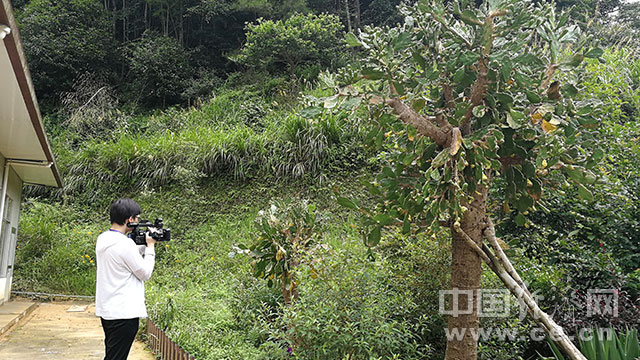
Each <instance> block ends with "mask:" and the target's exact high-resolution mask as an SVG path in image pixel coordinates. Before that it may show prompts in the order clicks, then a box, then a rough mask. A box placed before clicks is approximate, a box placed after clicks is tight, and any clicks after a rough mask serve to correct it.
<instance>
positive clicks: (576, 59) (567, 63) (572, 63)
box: [560, 54, 584, 68]
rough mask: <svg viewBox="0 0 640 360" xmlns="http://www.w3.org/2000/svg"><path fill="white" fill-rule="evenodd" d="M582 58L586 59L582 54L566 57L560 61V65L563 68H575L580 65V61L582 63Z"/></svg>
mask: <svg viewBox="0 0 640 360" xmlns="http://www.w3.org/2000/svg"><path fill="white" fill-rule="evenodd" d="M582 60H584V56H583V55H582V54H575V55H573V56H569V57H568V58H566V59H564V60H563V61H562V62H561V63H560V66H561V67H562V68H573V67H576V66H578V65H580V63H582Z"/></svg>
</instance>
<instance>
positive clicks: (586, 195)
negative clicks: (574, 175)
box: [578, 184, 593, 202]
mask: <svg viewBox="0 0 640 360" xmlns="http://www.w3.org/2000/svg"><path fill="white" fill-rule="evenodd" d="M578 196H580V198H581V199H582V200H586V201H588V202H591V201H593V194H592V193H591V191H589V189H587V188H586V187H584V185H582V184H578Z"/></svg>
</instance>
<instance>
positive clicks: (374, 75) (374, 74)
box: [362, 68, 386, 80]
mask: <svg viewBox="0 0 640 360" xmlns="http://www.w3.org/2000/svg"><path fill="white" fill-rule="evenodd" d="M385 75H386V74H385V73H384V72H382V71H379V70H374V69H370V68H364V69H362V76H363V77H364V78H365V79H369V80H380V79H382V78H384V77H385Z"/></svg>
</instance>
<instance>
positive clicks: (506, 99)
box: [304, 0, 603, 360]
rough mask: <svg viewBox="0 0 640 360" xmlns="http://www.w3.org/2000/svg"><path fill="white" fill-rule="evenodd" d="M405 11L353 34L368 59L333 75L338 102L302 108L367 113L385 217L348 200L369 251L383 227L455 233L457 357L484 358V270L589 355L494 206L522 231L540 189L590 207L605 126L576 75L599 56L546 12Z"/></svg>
mask: <svg viewBox="0 0 640 360" xmlns="http://www.w3.org/2000/svg"><path fill="white" fill-rule="evenodd" d="M403 12H404V15H405V23H404V25H403V26H402V27H398V28H392V29H389V28H387V29H380V28H368V29H365V30H364V31H363V32H361V33H359V34H357V35H353V34H349V35H348V36H347V42H348V43H349V44H350V45H351V46H353V47H358V48H360V49H362V53H363V55H364V57H363V60H362V68H361V69H359V70H358V73H357V74H355V76H354V73H353V72H351V73H349V71H345V73H344V74H343V75H345V76H340V77H335V78H331V77H330V76H325V77H324V79H325V82H326V83H328V84H331V85H334V86H335V88H336V90H338V93H337V94H335V95H333V96H330V97H328V98H324V99H320V101H315V106H314V105H312V106H311V107H310V108H307V109H305V111H304V113H306V114H308V115H313V114H318V113H319V112H320V111H319V110H320V109H319V108H320V107H323V108H324V111H327V110H329V111H333V110H338V109H340V110H341V111H343V110H344V109H352V108H355V107H356V106H360V107H362V106H367V107H368V113H369V114H370V121H371V122H373V123H374V124H375V125H376V126H374V127H373V129H372V130H371V132H370V133H369V135H368V137H367V140H368V142H369V144H370V145H373V146H376V147H377V148H378V149H381V150H382V151H384V153H385V154H386V155H387V156H386V160H387V162H386V164H385V165H384V166H383V169H382V172H381V173H380V174H378V175H377V176H376V177H375V179H374V180H373V181H371V183H370V184H368V187H369V189H370V191H371V192H372V193H373V194H374V195H376V196H377V197H378V199H379V200H380V201H379V202H378V205H377V206H376V207H375V208H366V207H364V206H362V205H360V204H359V202H358V201H357V200H352V199H347V198H339V199H338V201H339V202H340V203H342V204H343V205H345V206H347V207H350V208H352V209H355V210H358V211H360V212H361V213H362V214H363V219H364V225H365V228H366V231H365V242H366V243H367V245H369V246H375V245H376V244H377V243H378V242H379V241H380V239H381V236H382V234H383V228H384V227H385V226H394V225H395V226H400V227H401V228H402V230H403V232H404V233H406V234H415V233H417V232H420V231H433V230H434V228H437V227H442V226H444V227H446V228H449V229H450V231H451V235H452V252H453V253H452V263H451V287H452V289H454V290H455V291H456V292H458V293H459V296H458V299H457V300H458V304H457V307H458V308H457V309H453V310H458V314H457V316H449V317H448V333H449V334H455V333H458V334H460V333H462V334H464V336H461V337H456V336H453V337H451V338H448V339H447V349H446V358H447V359H464V360H469V359H475V358H476V356H477V340H476V339H474V336H473V334H476V333H477V329H478V326H479V319H478V301H477V298H476V296H477V295H478V292H477V290H478V289H480V287H481V282H480V279H481V273H482V262H483V261H484V262H485V263H486V264H487V265H488V267H489V268H490V269H492V270H493V271H494V272H495V273H496V274H497V275H498V276H499V278H500V279H501V280H502V281H503V283H504V284H505V286H506V287H507V288H508V289H509V290H510V291H511V293H512V294H513V295H515V296H516V297H517V298H518V299H519V300H520V302H521V303H522V304H524V306H525V307H526V309H527V311H528V313H529V314H530V315H531V316H532V317H533V318H534V319H535V320H536V321H537V322H538V323H539V325H540V326H541V327H542V328H543V329H544V330H545V332H546V333H547V334H549V336H550V337H551V338H552V339H553V340H554V341H556V343H557V344H559V346H560V348H561V349H563V351H564V352H565V353H566V354H567V355H569V356H570V358H572V359H584V357H583V356H582V354H580V352H579V351H578V350H577V348H576V347H575V346H574V344H573V343H572V342H571V340H570V339H569V337H568V336H567V335H566V334H565V333H564V331H563V330H562V328H561V327H560V326H558V325H557V324H556V323H555V322H554V321H553V319H552V318H551V317H550V316H548V315H547V314H545V313H544V312H543V311H542V310H541V309H540V308H539V306H538V305H537V303H536V301H535V299H534V297H532V295H531V293H530V291H529V290H528V289H527V286H526V285H525V283H524V282H523V281H522V279H521V278H520V276H519V275H518V273H517V272H516V271H515V269H514V267H513V265H512V264H511V262H510V261H509V259H508V258H507V256H506V255H505V253H504V252H503V249H502V247H501V244H500V241H499V239H498V238H497V237H496V230H495V228H494V223H493V221H492V214H493V213H494V212H495V210H496V208H495V207H496V204H497V206H500V207H504V209H505V210H506V211H507V212H508V213H510V214H511V216H513V217H514V218H515V221H516V223H518V224H519V225H520V226H525V225H526V223H527V221H528V220H527V216H528V214H529V211H531V209H536V208H540V206H542V204H541V203H540V202H539V200H540V199H541V197H542V196H543V192H544V191H552V189H553V188H554V187H555V185H554V184H555V183H557V182H562V183H564V182H565V178H566V179H569V180H570V181H573V182H574V183H575V186H576V187H577V193H578V194H579V195H580V196H581V197H582V198H584V199H585V200H586V201H590V200H592V195H591V193H590V191H589V190H588V185H589V184H591V183H593V182H595V180H596V177H595V176H594V175H593V173H592V172H591V171H590V170H589V168H590V167H592V166H593V165H594V164H597V163H598V162H599V161H600V160H601V159H602V157H603V152H602V151H601V150H598V149H596V145H597V144H596V143H595V141H594V140H593V137H592V136H591V133H590V131H589V129H590V128H593V127H594V126H597V124H598V120H597V114H596V112H597V110H596V108H595V106H593V104H592V103H590V102H589V101H584V100H583V101H578V100H576V96H577V95H578V93H579V92H580V89H581V86H580V82H579V73H580V72H579V71H577V70H578V69H579V68H580V66H581V63H582V62H583V60H584V59H585V58H589V57H590V58H597V57H599V56H600V55H601V54H602V51H601V50H600V49H597V48H590V47H589V46H588V45H587V44H588V42H587V40H586V39H585V38H584V37H583V36H582V35H581V33H580V29H579V27H578V26H576V25H572V24H570V23H569V16H568V15H567V14H563V15H559V14H556V13H555V10H554V7H553V6H552V5H549V4H538V5H535V4H532V3H530V2H528V1H515V0H492V1H488V2H486V3H484V4H482V5H481V6H480V7H477V6H476V5H475V4H474V2H473V1H465V0H457V1H447V2H446V4H443V3H442V2H434V1H428V0H421V1H419V2H418V3H417V4H416V5H415V6H412V7H407V8H404V10H403ZM315 100H317V99H315ZM585 185H586V186H585ZM490 199H491V201H490ZM494 200H497V201H494ZM492 204H494V205H492ZM492 206H493V207H492ZM466 294H470V295H466ZM469 296H470V298H469ZM468 301H470V302H469V303H470V304H472V305H471V308H465V307H466V304H468ZM450 310H451V309H450Z"/></svg>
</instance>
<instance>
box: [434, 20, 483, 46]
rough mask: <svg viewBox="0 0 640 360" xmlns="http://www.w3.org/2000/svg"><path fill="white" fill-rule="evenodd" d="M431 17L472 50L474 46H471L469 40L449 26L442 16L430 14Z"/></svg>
mask: <svg viewBox="0 0 640 360" xmlns="http://www.w3.org/2000/svg"><path fill="white" fill-rule="evenodd" d="M430 14H431V16H433V18H434V19H435V20H436V21H437V22H438V23H440V25H442V26H443V27H444V28H445V29H446V30H447V31H449V32H450V33H451V34H453V35H454V36H455V37H457V38H458V39H460V40H462V42H463V43H464V45H465V46H466V47H467V49H469V50H471V49H472V48H473V45H472V44H471V42H469V40H467V39H466V38H465V37H464V36H462V34H460V33H459V32H458V30H456V29H454V28H452V27H451V26H449V24H447V22H446V21H445V20H444V18H442V16H440V15H436V14H434V13H433V12H430Z"/></svg>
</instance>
